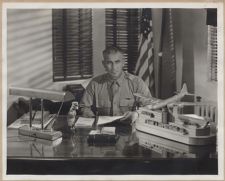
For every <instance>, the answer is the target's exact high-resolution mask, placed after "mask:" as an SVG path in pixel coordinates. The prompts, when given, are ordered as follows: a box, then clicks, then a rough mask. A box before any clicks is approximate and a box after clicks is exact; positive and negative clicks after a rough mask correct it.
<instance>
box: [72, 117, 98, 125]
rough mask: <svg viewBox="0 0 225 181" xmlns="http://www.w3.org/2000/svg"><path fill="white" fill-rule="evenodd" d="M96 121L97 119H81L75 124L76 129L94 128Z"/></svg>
mask: <svg viewBox="0 0 225 181" xmlns="http://www.w3.org/2000/svg"><path fill="white" fill-rule="evenodd" d="M94 121H95V118H84V117H79V118H78V120H77V122H76V123H75V127H76V128H79V127H92V125H93V123H94Z"/></svg>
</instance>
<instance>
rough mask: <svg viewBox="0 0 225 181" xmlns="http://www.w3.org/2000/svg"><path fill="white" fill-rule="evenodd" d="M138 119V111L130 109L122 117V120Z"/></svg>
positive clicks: (131, 121) (131, 120)
mask: <svg viewBox="0 0 225 181" xmlns="http://www.w3.org/2000/svg"><path fill="white" fill-rule="evenodd" d="M137 119H138V113H137V112H136V111H133V112H132V111H128V112H126V113H125V114H124V115H123V117H122V118H121V119H120V121H121V122H124V123H125V122H129V123H133V122H135V121H136V120H137Z"/></svg>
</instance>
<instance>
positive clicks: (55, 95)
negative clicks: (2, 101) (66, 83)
mask: <svg viewBox="0 0 225 181" xmlns="http://www.w3.org/2000/svg"><path fill="white" fill-rule="evenodd" d="M9 95H17V96H25V97H29V98H30V103H29V114H30V115H29V118H30V120H29V126H23V127H21V128H19V134H21V135H26V136H31V137H35V138H39V139H46V140H52V141H53V140H56V139H58V138H60V137H62V133H61V132H60V131H53V130H52V129H51V130H45V129H44V123H43V122H44V120H43V110H44V108H43V100H44V99H48V100H52V101H61V102H64V101H71V100H74V99H75V97H74V96H73V94H72V93H71V92H61V91H53V90H45V89H33V88H21V87H10V88H9ZM32 98H40V99H41V129H38V128H34V127H32Z"/></svg>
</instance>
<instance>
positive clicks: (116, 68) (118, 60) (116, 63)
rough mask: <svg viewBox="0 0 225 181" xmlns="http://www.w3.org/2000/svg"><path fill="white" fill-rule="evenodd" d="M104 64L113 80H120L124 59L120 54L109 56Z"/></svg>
mask: <svg viewBox="0 0 225 181" xmlns="http://www.w3.org/2000/svg"><path fill="white" fill-rule="evenodd" d="M102 63H103V66H104V67H105V69H106V71H107V72H108V73H109V75H111V77H112V78H113V79H117V78H119V77H120V75H121V74H122V71H123V65H124V59H123V55H122V54H121V53H120V52H116V53H112V54H109V55H107V56H106V57H105V60H103V62H102Z"/></svg>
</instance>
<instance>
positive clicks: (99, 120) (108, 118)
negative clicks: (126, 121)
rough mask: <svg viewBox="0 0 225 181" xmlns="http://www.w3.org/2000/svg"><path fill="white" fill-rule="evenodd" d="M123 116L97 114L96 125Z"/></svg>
mask: <svg viewBox="0 0 225 181" xmlns="http://www.w3.org/2000/svg"><path fill="white" fill-rule="evenodd" d="M122 117H123V116H99V117H98V123H97V125H102V124H107V123H111V122H113V121H115V120H118V119H121V118H122Z"/></svg>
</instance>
